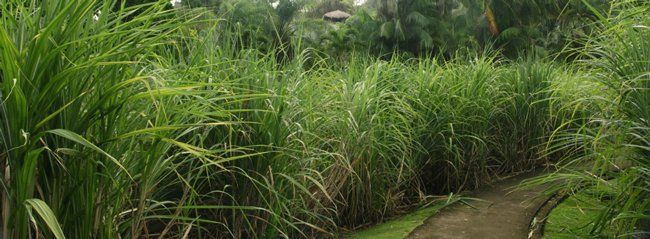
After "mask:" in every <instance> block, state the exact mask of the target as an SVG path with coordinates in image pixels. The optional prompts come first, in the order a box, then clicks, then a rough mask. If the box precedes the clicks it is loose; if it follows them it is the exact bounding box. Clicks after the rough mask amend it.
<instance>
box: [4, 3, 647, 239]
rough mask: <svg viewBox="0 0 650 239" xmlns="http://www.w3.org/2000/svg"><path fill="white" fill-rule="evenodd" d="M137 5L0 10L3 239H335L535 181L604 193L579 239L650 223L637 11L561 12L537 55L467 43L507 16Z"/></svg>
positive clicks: (381, 8)
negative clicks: (504, 184) (545, 169)
mask: <svg viewBox="0 0 650 239" xmlns="http://www.w3.org/2000/svg"><path fill="white" fill-rule="evenodd" d="M147 2H149V3H146V4H142V5H140V4H139V3H140V2H137V3H133V4H135V5H132V4H131V3H132V2H131V1H117V0H115V1H97V0H69V1H49V0H48V1H38V0H34V1H28V2H25V1H22V0H0V25H1V27H0V139H1V140H0V176H1V177H0V185H1V186H2V187H1V189H2V193H1V194H0V195H1V196H0V201H1V203H2V204H1V222H2V229H1V230H0V231H1V232H2V238H141V237H143V238H149V237H158V238H212V237H214V238H315V237H316V238H328V237H337V236H338V235H340V232H341V231H343V230H342V229H351V228H357V227H359V226H362V225H369V224H372V223H378V222H382V221H384V220H385V219H387V218H393V217H394V216H396V215H398V214H400V213H403V212H404V211H405V210H406V209H411V208H413V207H414V206H415V205H421V204H422V203H423V202H425V201H426V200H427V199H429V198H430V196H431V195H442V194H448V193H449V192H458V191H461V190H464V189H472V188H476V187H479V186H481V185H482V184H483V183H485V182H487V181H488V180H490V179H491V178H493V177H495V176H497V175H507V174H510V173H512V172H517V171H521V170H526V169H530V168H533V167H541V166H551V165H552V166H557V167H559V168H560V170H559V171H558V173H556V174H554V175H553V177H552V178H544V179H542V180H538V181H539V182H542V181H544V180H552V179H558V178H560V179H564V180H568V182H567V183H566V184H563V185H562V186H563V187H564V188H563V189H565V190H568V191H575V189H578V188H582V187H584V186H585V185H586V186H590V185H605V186H607V187H610V188H609V189H608V190H607V191H608V192H610V194H611V195H610V196H609V197H610V199H608V200H607V201H606V202H607V204H606V209H607V210H604V211H602V213H600V214H599V216H598V217H596V218H595V219H594V221H593V226H592V227H591V228H590V230H589V235H594V236H601V235H609V234H607V233H612V234H613V235H616V236H630V235H631V234H630V233H640V232H639V230H642V229H643V228H642V227H641V226H640V225H646V224H647V220H648V219H647V218H648V211H649V210H648V203H649V202H650V201H649V198H650V197H648V188H650V187H648V182H649V181H650V180H649V178H650V171H649V170H648V164H649V163H650V162H649V161H648V159H649V158H650V144H649V143H648V142H650V138H649V137H650V133H649V132H650V125H649V124H648V122H650V121H648V119H649V118H650V107H648V106H649V105H650V93H649V91H648V89H650V86H649V85H648V84H649V82H650V78H649V77H650V64H649V62H648V59H650V40H648V39H650V30H649V29H650V28H649V27H648V26H650V17H648V16H650V15H649V14H648V12H649V8H650V6H649V5H648V4H647V3H646V2H645V1H640V0H639V1H632V0H629V1H621V2H617V3H616V4H613V5H612V6H609V5H607V4H603V5H597V4H593V3H591V2H592V1H580V2H578V1H568V2H570V3H571V4H566V5H564V8H563V9H564V10H567V11H562V12H563V13H566V12H570V11H569V10H571V11H584V12H586V13H585V14H586V15H587V16H584V17H582V18H578V19H579V21H581V22H582V23H584V24H587V23H589V24H587V25H585V26H582V25H581V28H582V27H584V28H585V29H588V30H580V31H582V32H584V34H578V35H576V37H575V38H573V37H572V38H570V40H571V41H572V42H576V43H577V44H575V45H572V46H571V47H570V48H571V49H572V50H566V49H565V50H563V49H564V46H561V47H557V46H556V45H554V44H535V45H539V47H541V48H543V50H544V51H546V52H548V53H546V54H539V53H538V52H531V51H529V50H528V49H527V48H528V46H530V45H529V44H518V43H517V44H514V43H513V42H515V41H514V40H512V39H511V38H517V39H519V40H521V41H527V42H531V41H534V42H535V43H537V42H542V40H544V39H547V38H545V37H544V36H543V35H544V34H542V36H538V35H539V34H532V35H535V37H539V38H535V40H530V39H532V38H531V34H528V33H526V34H521V35H518V34H511V35H510V36H508V39H509V40H503V39H504V38H506V36H503V35H501V36H500V35H498V34H497V35H494V34H492V35H491V34H488V36H487V37H484V38H480V37H476V36H474V34H473V33H471V32H472V31H471V30H470V29H473V28H485V29H487V28H489V25H486V24H490V23H489V21H498V22H500V23H499V24H510V21H505V20H500V17H506V16H507V17H509V18H515V16H512V15H507V14H504V15H501V14H500V13H499V12H494V11H492V10H490V11H488V10H489V9H491V8H490V7H489V6H492V5H491V4H497V3H499V2H508V1H505V0H501V1H483V2H484V4H476V6H474V5H470V3H469V2H467V3H464V1H451V0H449V1H439V2H438V3H439V4H438V5H436V6H433V5H432V4H430V2H431V1H428V3H425V2H424V1H410V2H409V1H404V2H403V3H401V2H402V1H400V4H414V5H412V6H411V5H409V6H401V5H399V4H397V6H394V5H390V6H389V4H388V3H390V2H391V1H386V0H383V1H377V2H374V1H369V2H368V3H367V5H363V6H353V4H351V3H350V2H340V3H339V2H337V3H335V4H329V3H325V1H319V2H310V1H290V0H280V1H277V2H276V1H263V0H256V1H235V0H223V1H192V2H191V3H189V2H188V3H184V4H181V6H178V5H177V6H176V7H174V8H172V7H170V3H169V2H168V1H162V0H161V1H158V2H155V1H153V2H152V1H147ZM512 2H513V3H514V2H516V3H517V4H514V5H512V6H513V7H514V6H520V5H526V4H525V3H523V2H522V1H512ZM540 2H543V1H540ZM443 3H444V4H443ZM447 3H448V4H449V5H447ZM275 4H277V5H276V6H275V7H274V5H275ZM337 4H342V5H340V6H347V7H349V9H350V10H351V11H353V13H354V16H353V17H352V18H351V19H348V20H347V21H346V22H343V23H337V24H333V23H327V22H324V21H322V20H319V19H314V17H313V16H314V15H319V14H320V11H323V9H329V8H330V7H331V6H339V5H337ZM417 4H424V5H417ZM197 5H199V6H197ZM373 6H376V7H373ZM461 6H462V7H465V8H467V12H468V13H467V14H469V13H472V14H478V15H481V14H484V15H485V16H486V18H490V19H492V20H486V21H484V22H483V23H481V21H476V19H474V17H466V18H463V17H461V16H465V15H464V14H460V12H455V13H458V14H460V15H458V17H457V18H446V17H445V16H447V14H450V11H452V10H457V11H460V10H462V7H461ZM205 7H207V8H205ZM390 7H396V9H395V10H396V11H395V12H391V11H392V10H390V11H389V10H386V9H388V8H390ZM436 7H437V8H436ZM434 8H435V9H434ZM574 8H575V9H574ZM610 8H611V9H610ZM310 9H311V10H310ZM459 9H460V10H459ZM494 9H496V8H494ZM385 11H388V12H385ZM416 12H417V13H416ZM461 12H462V11H461ZM546 12H547V11H544V13H546ZM549 12H552V11H549ZM393 13H395V14H397V13H399V14H401V15H390V14H393ZM533 13H534V11H531V14H533ZM404 14H408V15H404ZM452 14H453V13H452ZM491 15H492V17H490V16H491ZM560 15H562V14H559V13H555V12H552V13H549V15H548V16H553V17H559V16H560ZM310 16H312V17H310ZM536 17H537V18H535V19H542V18H543V19H545V20H544V22H546V21H552V20H549V17H546V15H544V14H542V15H540V16H536ZM479 18H480V17H479ZM402 19H403V20H402ZM446 19H454V20H453V21H452V22H447V20H446ZM479 20H480V19H479ZM438 22H440V24H438ZM512 22H515V23H517V24H521V25H522V26H526V27H527V28H531V27H534V26H537V25H538V24H542V23H538V22H537V21H536V20H535V21H534V20H529V19H528V20H525V21H524V20H516V21H515V20H513V21H512ZM391 24H392V25H391ZM402 24H405V25H404V27H405V28H402V26H401V25H402ZM513 24H514V23H513ZM515 25H516V24H515ZM560 25H561V24H560ZM504 26H505V25H504ZM504 26H502V25H499V26H498V27H499V28H500V29H504V28H505V27H504ZM517 26H519V25H517ZM558 26H559V25H558ZM563 26H564V25H563ZM434 27H435V28H441V29H440V30H435V31H434V30H432V29H433V28H434ZM398 28H399V29H402V30H403V31H402V32H399V31H396V30H398ZM510 28H511V27H510ZM404 29H409V30H407V31H405V30H404ZM461 29H464V30H462V31H461ZM506 29H508V28H506ZM553 29H554V31H562V32H563V31H564V30H567V31H569V32H571V31H574V30H575V31H577V30H576V29H577V28H574V27H573V25H571V24H567V28H562V27H553ZM393 30H395V31H393ZM416 30H417V31H416ZM457 30H458V31H457ZM418 31H420V33H423V32H426V33H427V34H429V33H431V34H433V33H436V34H434V35H429V36H426V34H418V35H417V36H405V35H404V36H403V34H406V33H407V32H408V33H417V32H418ZM512 31H515V30H512ZM591 31H594V32H597V33H598V34H591V33H590V32H591ZM373 32H375V33H380V34H379V35H376V34H371V33H373ZM504 32H505V31H504ZM389 33H390V34H389ZM438 34H439V35H438ZM569 35H571V36H573V35H572V34H569ZM520 36H521V39H520ZM429 38H431V39H432V40H428V39H429ZM445 39H447V40H445ZM448 39H453V40H448ZM522 39H523V40H522ZM519 40H518V41H519ZM443 43H444V44H443ZM492 44H494V47H495V50H490V48H489V46H490V45H492ZM562 44H564V43H562ZM562 44H561V45H562ZM523 45H526V46H523ZM483 49H485V50H483ZM500 50H501V51H500ZM554 52H559V53H560V54H556V55H552V53H554ZM566 55H570V56H572V57H567V58H566V59H565V58H562V60H553V59H555V57H544V56H566ZM415 56H418V57H415ZM618 162H626V164H627V165H628V167H622V165H619V164H618ZM575 165H581V166H582V165H589V166H590V169H589V170H586V171H575V170H573V171H569V170H570V169H572V168H575V167H574V166H575ZM606 177H615V178H617V179H618V182H619V183H617V184H611V185H610V184H607V183H606V181H605V180H604V179H603V178H606ZM558 190H559V189H558ZM418 217H419V216H418ZM418 220H419V219H418ZM644 223H645V224H644ZM409 224H410V223H409ZM612 228H614V229H615V230H614V231H613V232H606V230H610V229H612Z"/></svg>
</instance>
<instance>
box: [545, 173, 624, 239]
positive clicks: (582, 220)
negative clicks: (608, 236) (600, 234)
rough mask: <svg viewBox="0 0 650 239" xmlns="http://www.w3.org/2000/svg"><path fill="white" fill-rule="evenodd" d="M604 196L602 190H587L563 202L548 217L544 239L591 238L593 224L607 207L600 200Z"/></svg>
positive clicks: (603, 190)
mask: <svg viewBox="0 0 650 239" xmlns="http://www.w3.org/2000/svg"><path fill="white" fill-rule="evenodd" d="M612 182H613V181H612ZM605 194H608V193H607V191H606V190H605V189H603V188H600V189H595V188H589V189H585V190H583V191H581V192H579V193H577V194H575V195H572V196H570V197H569V198H567V199H566V200H564V202H562V203H560V205H558V206H557V207H556V208H555V209H553V211H552V212H551V214H550V215H549V217H548V220H547V221H546V225H545V228H544V238H552V239H558V238H559V239H563V238H593V237H594V235H593V234H591V230H592V228H593V226H594V222H595V221H596V219H597V218H598V216H599V213H600V212H601V211H602V210H604V209H605V208H606V206H607V203H606V202H603V201H602V200H601V197H602V196H603V195H605Z"/></svg>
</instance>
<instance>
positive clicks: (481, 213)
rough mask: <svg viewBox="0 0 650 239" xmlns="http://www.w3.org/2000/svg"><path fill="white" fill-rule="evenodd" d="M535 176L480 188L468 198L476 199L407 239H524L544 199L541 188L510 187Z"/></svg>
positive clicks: (433, 219) (432, 220) (453, 208)
mask: <svg viewBox="0 0 650 239" xmlns="http://www.w3.org/2000/svg"><path fill="white" fill-rule="evenodd" d="M536 175H539V173H526V174H522V175H518V176H515V177H511V178H508V179H505V180H501V181H497V182H495V183H493V185H492V186H486V187H483V188H481V189H480V190H479V191H477V192H475V193H473V194H471V195H470V197H471V198H476V199H480V200H471V201H468V202H469V203H468V204H469V205H471V206H468V205H465V204H457V205H454V206H450V207H447V208H445V209H443V210H442V211H441V212H440V213H437V214H435V215H434V216H433V217H431V218H429V219H427V220H426V221H425V222H424V224H422V225H421V226H419V227H418V228H416V229H415V230H413V231H412V232H411V233H410V234H409V235H408V237H407V238H413V239H416V238H417V239H420V238H445V239H447V238H448V239H456V238H458V239H460V238H463V239H464V238H481V239H490V238H495V239H509V238H515V239H517V238H522V239H525V238H528V237H529V226H530V223H531V222H532V220H533V217H534V216H535V214H536V212H537V210H538V209H539V208H540V207H541V206H542V205H543V204H544V203H545V202H546V199H548V197H544V196H543V194H542V190H543V189H544V188H543V187H537V188H534V189H530V190H517V191H512V187H513V186H516V185H517V184H519V183H520V182H521V181H522V180H524V179H527V178H530V177H533V176H536Z"/></svg>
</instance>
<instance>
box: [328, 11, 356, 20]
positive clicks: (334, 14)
mask: <svg viewBox="0 0 650 239" xmlns="http://www.w3.org/2000/svg"><path fill="white" fill-rule="evenodd" d="M351 16H352V15H350V14H348V13H347V12H344V11H340V10H336V11H331V12H328V13H325V15H323V17H325V18H330V19H347V18H349V17H351Z"/></svg>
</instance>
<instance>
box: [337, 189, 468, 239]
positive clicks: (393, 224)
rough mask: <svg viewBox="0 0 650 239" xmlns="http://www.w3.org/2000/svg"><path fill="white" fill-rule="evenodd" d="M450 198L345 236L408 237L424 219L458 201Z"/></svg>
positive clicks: (354, 238) (353, 238)
mask: <svg viewBox="0 0 650 239" xmlns="http://www.w3.org/2000/svg"><path fill="white" fill-rule="evenodd" d="M450 199H452V198H451V197H450V198H447V199H444V201H440V202H436V203H435V204H433V205H428V206H427V207H425V208H421V209H418V210H416V211H414V212H411V213H409V214H406V215H403V216H400V217H397V218H394V219H391V220H389V221H387V222H385V223H382V224H379V225H377V226H373V227H370V228H366V229H362V230H360V231H357V232H354V233H352V234H350V235H347V236H345V238H350V239H374V238H385V239H401V238H406V236H407V235H408V234H409V233H410V232H412V231H413V229H415V228H416V227H418V226H420V225H422V223H423V222H424V220H426V219H427V218H429V217H430V216H432V215H433V214H435V213H437V212H438V211H440V209H442V208H444V207H445V206H447V205H449V204H451V203H454V202H455V201H456V200H450Z"/></svg>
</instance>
